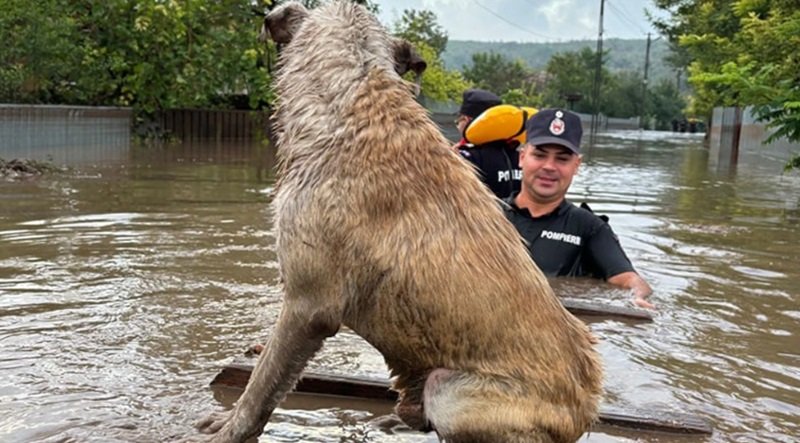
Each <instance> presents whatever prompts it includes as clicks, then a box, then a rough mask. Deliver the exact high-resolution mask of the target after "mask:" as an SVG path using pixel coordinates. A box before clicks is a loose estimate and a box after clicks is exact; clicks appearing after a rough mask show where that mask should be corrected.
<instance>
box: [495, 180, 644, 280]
mask: <svg viewBox="0 0 800 443" xmlns="http://www.w3.org/2000/svg"><path fill="white" fill-rule="evenodd" d="M515 197H516V194H514V195H512V196H511V197H509V198H507V199H506V200H505V203H506V204H505V205H503V206H504V207H503V210H504V212H505V214H506V217H507V218H508V220H509V221H511V223H512V224H514V227H516V228H517V231H519V233H520V235H522V237H523V238H524V239H525V240H526V241H527V242H528V244H527V247H528V252H529V253H530V255H531V257H532V258H533V261H534V262H535V263H536V265H537V266H539V268H540V269H541V270H542V272H544V274H545V275H547V276H549V277H556V276H571V277H578V276H590V277H595V278H602V279H603V280H607V279H608V278H609V277H613V276H615V275H617V274H620V273H622V272H628V271H633V266H632V265H631V262H630V260H628V257H627V256H626V255H625V252H624V251H623V250H622V246H621V245H620V244H619V240H618V239H617V236H616V235H614V231H612V230H611V227H610V226H609V225H608V223H606V222H604V221H603V220H601V219H600V217H598V216H596V215H595V214H593V213H592V212H591V211H588V210H586V209H583V208H579V207H577V206H575V205H573V204H572V203H570V202H568V201H567V200H566V199H564V201H562V202H561V204H560V205H559V206H558V208H556V210H555V211H553V212H551V213H550V214H547V215H543V216H541V217H532V216H531V214H530V212H528V210H527V209H525V208H519V207H517V205H516V204H515V203H514V198H515Z"/></svg>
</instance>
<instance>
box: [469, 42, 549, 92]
mask: <svg viewBox="0 0 800 443" xmlns="http://www.w3.org/2000/svg"><path fill="white" fill-rule="evenodd" d="M463 72H464V77H465V78H466V79H467V80H469V81H471V82H472V83H474V84H475V85H476V86H477V87H479V88H483V89H486V90H489V91H492V92H494V93H495V94H498V95H504V94H506V93H507V92H508V91H511V90H513V89H517V90H520V91H522V92H523V93H524V94H525V95H526V96H530V97H532V96H534V95H535V93H536V91H535V90H533V89H535V82H534V81H533V79H534V72H533V70H531V69H530V68H528V66H527V65H526V64H525V62H523V61H522V60H520V59H515V60H511V59H508V58H506V57H505V56H504V55H502V54H498V53H487V52H478V53H476V54H472V65H471V66H468V67H464V70H463ZM532 88H533V89H532Z"/></svg>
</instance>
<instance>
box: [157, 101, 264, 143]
mask: <svg viewBox="0 0 800 443" xmlns="http://www.w3.org/2000/svg"><path fill="white" fill-rule="evenodd" d="M155 123H156V125H157V126H158V127H159V128H160V130H161V131H163V132H164V133H165V134H167V135H170V136H173V137H175V138H177V139H179V140H182V141H191V140H216V141H223V140H250V139H257V138H265V137H268V136H269V132H270V131H269V128H270V127H269V113H267V112H265V111H238V110H209V109H168V110H165V111H161V112H158V113H157V114H156V116H155Z"/></svg>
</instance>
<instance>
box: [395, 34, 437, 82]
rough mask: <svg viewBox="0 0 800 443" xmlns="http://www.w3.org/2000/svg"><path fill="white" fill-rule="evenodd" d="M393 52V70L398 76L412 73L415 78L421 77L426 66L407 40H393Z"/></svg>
mask: <svg viewBox="0 0 800 443" xmlns="http://www.w3.org/2000/svg"><path fill="white" fill-rule="evenodd" d="M392 43H393V44H392V46H393V48H392V50H393V52H394V69H395V71H397V73H398V74H400V75H403V74H405V73H406V72H408V71H414V73H415V74H416V77H417V78H418V79H419V77H420V76H421V75H422V73H423V72H425V69H426V68H427V67H428V64H427V63H425V60H423V59H422V57H420V55H419V54H417V51H416V50H415V49H414V47H413V46H412V45H411V43H409V42H408V41H407V40H403V39H395V40H394V41H393V42H392Z"/></svg>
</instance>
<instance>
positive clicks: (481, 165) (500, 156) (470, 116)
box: [454, 89, 522, 199]
mask: <svg viewBox="0 0 800 443" xmlns="http://www.w3.org/2000/svg"><path fill="white" fill-rule="evenodd" d="M501 103H502V102H501V100H500V97H498V96H496V95H495V94H492V93H491V92H489V91H484V90H482V89H468V90H466V91H464V94H463V101H462V102H461V108H460V109H459V111H458V118H457V119H456V126H457V127H458V132H459V134H461V135H462V137H463V135H464V131H466V129H467V127H468V126H469V124H470V122H472V120H474V119H475V118H476V117H478V116H479V115H481V113H483V111H485V110H487V109H489V108H491V107H493V106H497V105H499V104H501ZM517 146H518V143H517V142H508V141H506V140H497V141H493V142H489V143H484V144H482V145H472V144H469V143H467V141H466V140H465V139H464V138H462V139H461V141H460V142H458V143H457V144H456V145H455V146H454V148H455V149H457V150H458V152H459V153H460V154H461V156H462V157H464V158H465V159H467V160H468V161H469V162H471V163H472V164H474V165H475V166H476V167H477V168H478V170H479V171H480V177H481V180H483V182H484V183H485V184H486V186H488V187H489V189H491V191H492V192H493V193H494V195H496V196H497V197H498V198H501V199H502V198H506V197H508V196H510V195H511V194H512V193H514V192H517V191H519V187H520V180H521V176H522V174H521V173H522V171H520V169H519V168H518V167H517V162H516V159H517V156H518V154H517Z"/></svg>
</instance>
